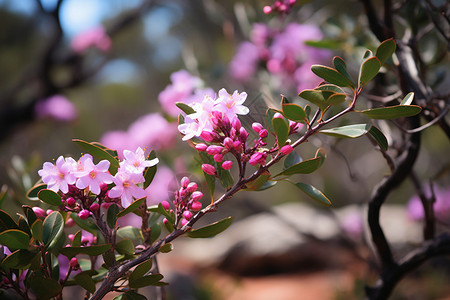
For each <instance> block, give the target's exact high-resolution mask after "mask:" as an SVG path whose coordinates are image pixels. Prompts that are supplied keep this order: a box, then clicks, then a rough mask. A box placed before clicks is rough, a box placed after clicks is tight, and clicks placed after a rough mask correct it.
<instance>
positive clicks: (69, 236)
mask: <svg viewBox="0 0 450 300" xmlns="http://www.w3.org/2000/svg"><path fill="white" fill-rule="evenodd" d="M67 237H68V238H69V240H71V241H73V238H74V237H75V235H73V234H69V235H68V236H67Z"/></svg>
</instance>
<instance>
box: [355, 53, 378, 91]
mask: <svg viewBox="0 0 450 300" xmlns="http://www.w3.org/2000/svg"><path fill="white" fill-rule="evenodd" d="M380 68H381V63H380V60H379V59H378V58H377V57H375V56H373V57H371V58H368V59H367V60H365V61H364V62H363V63H362V65H361V70H360V71H359V84H360V86H366V85H367V84H368V83H369V81H370V80H372V78H374V77H375V76H376V75H377V74H378V71H379V70H380Z"/></svg>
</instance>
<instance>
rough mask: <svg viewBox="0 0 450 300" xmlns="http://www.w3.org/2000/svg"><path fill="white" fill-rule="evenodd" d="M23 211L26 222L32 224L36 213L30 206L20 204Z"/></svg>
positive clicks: (35, 218)
mask: <svg viewBox="0 0 450 300" xmlns="http://www.w3.org/2000/svg"><path fill="white" fill-rule="evenodd" d="M22 209H23V212H24V214H25V217H26V218H27V222H28V224H30V225H31V224H33V223H34V221H36V220H37V217H36V214H35V213H34V211H33V209H32V208H31V206H28V205H22Z"/></svg>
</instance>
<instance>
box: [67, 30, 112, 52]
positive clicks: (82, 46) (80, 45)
mask: <svg viewBox="0 0 450 300" xmlns="http://www.w3.org/2000/svg"><path fill="white" fill-rule="evenodd" d="M111 45H112V41H111V38H110V37H109V36H108V34H107V33H106V30H105V28H103V27H102V26H98V27H94V28H91V29H89V30H86V31H83V32H81V33H79V34H78V35H76V36H75V37H74V38H73V39H72V42H71V47H72V50H73V51H74V52H76V53H82V52H84V51H86V50H87V49H89V48H91V47H94V48H97V49H99V50H101V51H108V50H109V49H110V48H111Z"/></svg>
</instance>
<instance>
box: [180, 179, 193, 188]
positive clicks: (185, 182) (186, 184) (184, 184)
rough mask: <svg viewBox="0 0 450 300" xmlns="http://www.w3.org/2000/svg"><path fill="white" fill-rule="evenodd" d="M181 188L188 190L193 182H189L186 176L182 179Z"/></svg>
mask: <svg viewBox="0 0 450 300" xmlns="http://www.w3.org/2000/svg"><path fill="white" fill-rule="evenodd" d="M180 182H181V186H182V187H184V188H187V186H188V184H189V183H190V182H191V181H190V180H189V178H187V177H186V176H184V177H183V178H181V181H180Z"/></svg>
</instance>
